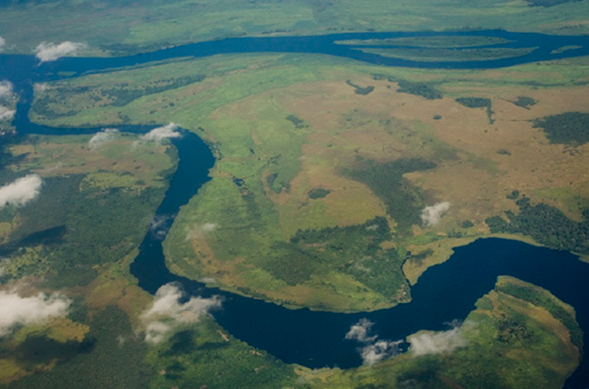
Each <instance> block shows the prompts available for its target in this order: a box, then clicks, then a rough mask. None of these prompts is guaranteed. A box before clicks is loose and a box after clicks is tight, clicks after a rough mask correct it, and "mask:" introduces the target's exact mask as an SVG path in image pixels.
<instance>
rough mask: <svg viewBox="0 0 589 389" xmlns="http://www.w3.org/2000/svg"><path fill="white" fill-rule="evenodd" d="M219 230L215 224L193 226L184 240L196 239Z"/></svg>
mask: <svg viewBox="0 0 589 389" xmlns="http://www.w3.org/2000/svg"><path fill="white" fill-rule="evenodd" d="M218 228H219V225H218V224H217V223H205V224H202V225H198V224H195V225H194V226H193V227H192V228H190V229H189V230H188V232H187V233H186V240H192V239H198V238H201V237H202V236H203V233H207V232H213V231H215V230H216V229H218Z"/></svg>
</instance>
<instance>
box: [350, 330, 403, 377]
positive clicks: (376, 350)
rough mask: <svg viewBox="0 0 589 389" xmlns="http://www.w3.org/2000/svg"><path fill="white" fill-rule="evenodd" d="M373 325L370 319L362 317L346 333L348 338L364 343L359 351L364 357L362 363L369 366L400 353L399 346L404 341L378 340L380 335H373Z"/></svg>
mask: <svg viewBox="0 0 589 389" xmlns="http://www.w3.org/2000/svg"><path fill="white" fill-rule="evenodd" d="M373 325H374V323H373V322H371V321H370V320H368V319H361V320H360V321H359V322H358V323H356V324H354V325H353V326H351V327H350V330H349V331H348V333H347V334H346V339H348V340H355V341H357V342H359V343H363V346H362V347H359V348H358V352H359V353H360V356H361V357H362V363H363V364H364V365H368V366H372V365H374V364H375V363H377V362H380V361H382V360H383V359H386V358H391V357H394V356H395V355H397V354H399V353H400V349H399V346H400V345H401V344H402V343H403V341H402V340H397V341H390V340H378V335H372V336H371V335H370V330H371V328H372V326H373Z"/></svg>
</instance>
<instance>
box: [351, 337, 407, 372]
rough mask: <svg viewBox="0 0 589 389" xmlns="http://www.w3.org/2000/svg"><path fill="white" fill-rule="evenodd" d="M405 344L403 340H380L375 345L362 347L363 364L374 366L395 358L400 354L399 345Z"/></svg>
mask: <svg viewBox="0 0 589 389" xmlns="http://www.w3.org/2000/svg"><path fill="white" fill-rule="evenodd" d="M401 343H403V341H402V340H397V341H394V342H391V341H388V340H378V341H376V342H374V343H370V344H367V345H366V346H364V347H362V349H361V351H360V356H361V357H362V362H363V363H364V364H365V365H368V366H372V365H374V364H375V363H376V362H380V361H382V360H383V359H386V358H390V357H394V356H395V355H398V354H399V353H400V351H399V345H400V344H401Z"/></svg>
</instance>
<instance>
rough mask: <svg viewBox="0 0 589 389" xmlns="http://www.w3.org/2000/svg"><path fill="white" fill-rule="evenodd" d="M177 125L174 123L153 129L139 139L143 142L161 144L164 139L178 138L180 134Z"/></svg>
mask: <svg viewBox="0 0 589 389" xmlns="http://www.w3.org/2000/svg"><path fill="white" fill-rule="evenodd" d="M177 129H178V125H177V124H176V123H170V124H167V125H165V126H162V127H157V128H154V129H153V130H151V131H149V132H148V133H147V134H145V135H143V136H142V137H141V140H143V141H145V142H149V141H153V142H158V143H159V142H161V141H162V140H164V139H168V138H180V137H181V136H182V134H180V133H179V132H178V131H176V130H177Z"/></svg>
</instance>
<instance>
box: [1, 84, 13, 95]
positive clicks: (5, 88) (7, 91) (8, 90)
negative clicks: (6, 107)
mask: <svg viewBox="0 0 589 389" xmlns="http://www.w3.org/2000/svg"><path fill="white" fill-rule="evenodd" d="M12 90H13V88H12V84H11V83H10V82H9V81H0V98H3V99H4V98H10V97H12Z"/></svg>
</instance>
